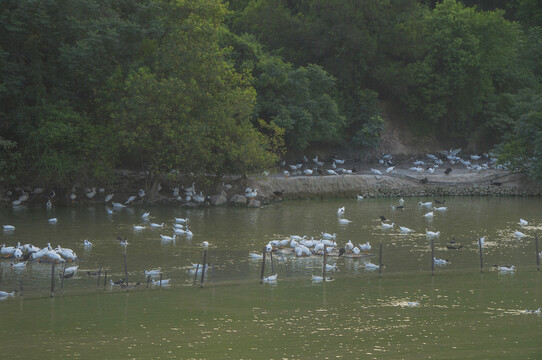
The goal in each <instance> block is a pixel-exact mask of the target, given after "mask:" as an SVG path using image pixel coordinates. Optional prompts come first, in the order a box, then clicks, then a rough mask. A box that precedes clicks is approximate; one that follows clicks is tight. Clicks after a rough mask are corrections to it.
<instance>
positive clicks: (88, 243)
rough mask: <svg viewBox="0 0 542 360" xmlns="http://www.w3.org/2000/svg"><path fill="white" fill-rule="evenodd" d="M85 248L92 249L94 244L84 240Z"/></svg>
mask: <svg viewBox="0 0 542 360" xmlns="http://www.w3.org/2000/svg"><path fill="white" fill-rule="evenodd" d="M83 246H84V247H91V246H92V243H91V242H90V241H88V240H83Z"/></svg>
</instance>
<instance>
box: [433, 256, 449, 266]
mask: <svg viewBox="0 0 542 360" xmlns="http://www.w3.org/2000/svg"><path fill="white" fill-rule="evenodd" d="M433 263H434V264H435V265H440V266H443V265H446V264H449V263H450V262H449V261H448V259H438V258H436V257H434V258H433Z"/></svg>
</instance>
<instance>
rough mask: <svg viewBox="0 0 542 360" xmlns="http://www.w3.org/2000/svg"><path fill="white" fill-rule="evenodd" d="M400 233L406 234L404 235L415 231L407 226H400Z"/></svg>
mask: <svg viewBox="0 0 542 360" xmlns="http://www.w3.org/2000/svg"><path fill="white" fill-rule="evenodd" d="M399 231H400V232H402V233H404V234H408V233H410V232H412V231H413V230H412V229H409V228H407V227H405V226H399Z"/></svg>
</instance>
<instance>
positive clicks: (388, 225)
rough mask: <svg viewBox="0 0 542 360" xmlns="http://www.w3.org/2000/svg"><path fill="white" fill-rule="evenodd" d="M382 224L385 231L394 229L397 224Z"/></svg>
mask: <svg viewBox="0 0 542 360" xmlns="http://www.w3.org/2000/svg"><path fill="white" fill-rule="evenodd" d="M381 224H382V229H384V230H386V229H393V226H394V225H395V223H391V224H386V223H383V222H381Z"/></svg>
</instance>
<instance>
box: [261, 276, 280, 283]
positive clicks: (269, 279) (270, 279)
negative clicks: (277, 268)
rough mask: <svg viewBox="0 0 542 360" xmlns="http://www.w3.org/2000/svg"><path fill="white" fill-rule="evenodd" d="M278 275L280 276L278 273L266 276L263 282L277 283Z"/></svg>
mask: <svg viewBox="0 0 542 360" xmlns="http://www.w3.org/2000/svg"><path fill="white" fill-rule="evenodd" d="M277 277H278V274H275V275H271V276H267V277H264V278H263V282H264V283H266V284H276V283H277Z"/></svg>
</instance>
